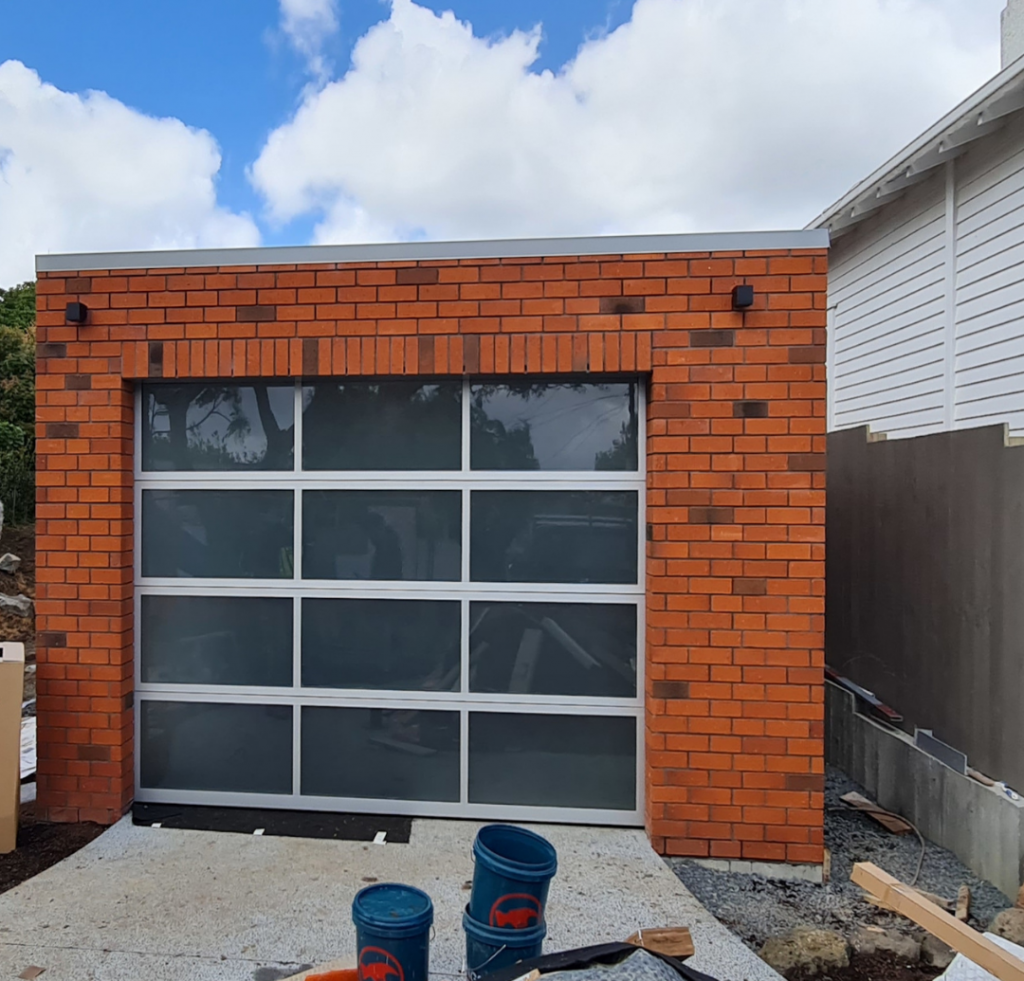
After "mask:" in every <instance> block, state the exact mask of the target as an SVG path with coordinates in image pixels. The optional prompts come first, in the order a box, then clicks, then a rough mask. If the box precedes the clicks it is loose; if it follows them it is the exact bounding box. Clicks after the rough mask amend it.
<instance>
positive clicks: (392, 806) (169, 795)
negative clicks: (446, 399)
mask: <svg viewBox="0 0 1024 981" xmlns="http://www.w3.org/2000/svg"><path fill="white" fill-rule="evenodd" d="M530 377H535V378H536V380H537V381H538V382H545V381H550V382H551V383H557V382H558V381H560V380H563V379H561V378H558V377H555V376H552V377H551V378H546V377H544V376H530ZM388 380H394V379H375V378H364V377H353V378H351V379H342V378H337V379H333V378H331V377H330V376H325V377H322V378H310V379H275V378H255V379H199V378H182V379H176V380H175V382H177V383H178V384H196V385H201V384H215V383H217V382H221V383H222V384H226V385H239V386H245V385H251V384H266V385H286V384H293V385H294V419H295V421H294V428H293V438H294V441H295V442H294V447H295V450H294V461H293V467H292V470H291V471H287V470H276V471H259V470H257V471H253V470H237V471H188V472H186V471H148V472H147V471H144V470H143V469H142V431H143V426H144V423H145V407H144V404H143V388H144V387H145V386H146V385H147V384H150V385H159V384H161V382H159V381H155V380H154V381H153V382H149V383H146V382H140V383H139V384H137V385H136V391H135V436H134V438H135V454H134V455H135V465H134V493H133V499H134V514H135V529H134V530H135V550H134V583H135V590H134V594H135V595H134V613H135V630H134V643H135V664H134V682H135V706H136V709H135V747H136V749H135V754H134V755H135V788H136V789H135V799H136V800H137V801H139V802H140V803H176V804H184V805H213V806H232V807H264V808H267V807H269V808H282V809H288V810H311V811H334V812H339V813H368V814H395V815H407V816H417V817H448V818H471V819H483V820H488V819H496V818H497V819H504V820H514V821H557V822H563V823H572V824H607V825H619V826H627V827H642V826H643V824H644V803H645V771H646V761H645V739H644V691H645V666H646V665H645V662H646V649H647V645H646V640H645V638H646V619H645V606H646V604H645V597H646V528H647V524H646V500H645V497H646V486H647V467H646V450H645V447H646V445H647V439H646V416H647V412H646V393H645V390H644V385H643V381H642V379H640V378H638V377H633V376H629V377H622V376H608V377H604V378H587V379H580V381H582V382H585V383H590V384H602V383H604V382H608V383H611V382H615V381H630V382H634V383H635V384H636V387H637V427H638V432H637V448H638V452H637V457H638V467H637V470H636V471H481V470H471V469H470V435H471V434H470V386H471V385H475V384H480V383H484V384H486V383H489V382H493V383H495V384H502V383H508V381H509V379H507V378H496V379H491V378H480V379H476V378H472V379H464V380H463V383H462V426H461V436H462V457H461V469H460V470H444V471H423V470H403V471H398V470H387V471H324V470H314V471H303V470H302V409H303V388H304V386H307V385H316V384H331V383H332V381H333V382H335V383H342V382H344V381H350V382H352V383H373V382H375V381H388ZM399 380H407V381H413V380H415V381H420V382H421V383H422V384H431V383H433V382H445V381H448V382H450V381H452V379H450V378H448V379H446V378H443V377H442V378H437V379H434V378H429V377H423V378H419V377H416V378H408V379H399ZM175 382H168V384H174V383H175ZM256 489H266V490H271V489H280V490H290V491H292V492H293V495H294V537H293V550H294V557H293V563H292V569H293V574H292V578H291V579H248V578H246V579H221V578H217V579H200V578H164V577H144V576H143V575H142V567H141V556H142V493H143V491H146V490H256ZM304 490H418V491H423V490H458V491H460V492H461V501H462V541H461V549H462V551H461V559H462V569H461V580H460V581H458V582H456V581H447V582H437V581H400V582H394V581H382V580H308V579H302V578H301V575H302V491H304ZM473 490H562V491H601V490H609V491H612V490H618V491H623V490H628V491H635V492H636V494H637V511H638V513H637V582H636V583H635V584H610V585H605V584H593V583H578V584H573V583H504V582H500V583H484V582H471V581H470V578H469V558H470V538H469V532H470V523H469V518H470V494H471V492H472V491H473ZM146 595H159V596H210V597H216V596H239V597H253V596H266V597H285V596H290V597H291V598H292V603H293V607H292V672H293V674H292V682H293V684H292V687H290V688H281V687H263V686H247V685H195V684H168V683H147V682H144V681H143V680H142V677H141V643H142V637H141V633H142V631H141V623H142V618H141V609H142V597H143V596H146ZM304 597H310V598H320V597H325V598H338V599H340V598H345V599H437V600H441V599H444V600H457V601H458V602H459V603H460V609H461V636H460V661H461V670H460V675H459V678H460V681H459V684H460V688H459V691H456V692H432V691H398V690H386V689H385V690H382V689H339V688H330V689H326V688H304V687H303V686H302V678H301V656H302V636H301V631H302V622H301V601H302V599H303V598H304ZM497 599H504V600H507V601H510V602H523V603H530V602H533V603H559V602H562V603H591V604H600V603H609V604H618V605H632V606H635V608H636V629H637V637H636V661H637V665H636V668H637V671H636V694H635V696H634V697H632V698H607V697H589V696H575V695H572V696H570V695H525V694H520V693H515V694H501V693H483V692H470V691H469V654H470V646H469V610H470V603H472V602H473V601H474V600H497ZM147 701H150V702H152V701H158V702H164V701H166V702H207V703H215V704H257V705H287V706H290V707H291V709H292V791H291V793H290V794H264V793H237V792H220V791H200V790H178V789H162V788H147V787H143V786H142V773H141V769H142V762H141V756H142V743H141V736H142V732H141V725H142V712H141V703H142V702H147ZM305 705H309V706H330V707H338V708H367V707H373V708H382V709H402V710H415V709H421V710H447V711H457V712H458V713H459V719H460V726H459V729H460V733H459V760H460V765H459V773H460V777H459V783H460V790H459V801H458V802H454V801H451V802H443V801H421V800H391V799H380V798H352V797H333V796H330V797H325V796H312V795H308V794H306V795H304V794H302V793H301V792H300V789H301V788H300V782H301V763H302V756H301V752H302V732H301V709H302V707H303V706H305ZM476 712H492V713H518V714H524V715H580V716H588V717H592V718H602V717H609V718H611V717H632V718H634V719H635V720H636V794H635V807H634V808H633V809H632V810H629V811H626V810H613V809H606V808H578V807H542V806H533V805H529V806H525V805H507V804H479V803H472V802H471V801H470V800H469V716H470V714H471V713H476Z"/></svg>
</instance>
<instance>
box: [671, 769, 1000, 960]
mask: <svg viewBox="0 0 1024 981" xmlns="http://www.w3.org/2000/svg"><path fill="white" fill-rule="evenodd" d="M851 790H856V791H859V792H860V793H862V794H865V795H866V792H865V790H864V788H863V787H859V786H858V785H857V784H855V783H854V782H853V781H852V780H850V779H849V778H848V777H847V776H846V775H845V774H844V773H841V772H840V771H839V770H836V769H834V768H831V767H830V768H829V769H828V771H827V773H826V776H825V808H826V811H825V845H826V847H827V848H828V849H829V851H830V852H831V853H832V876H831V880H830V881H829V882H828V883H827V884H826V885H823V886H816V885H812V884H811V883H809V882H786V881H782V880H777V879H766V878H764V877H763V876H759V875H743V874H739V873H734V872H712V871H709V870H708V869H704V868H701V867H700V866H699V865H696V864H695V863H694V862H691V861H688V860H686V859H675V858H673V859H668V863H669V865H670V866H671V868H672V869H673V871H674V872H675V873H676V875H677V876H679V878H680V880H682V882H683V884H684V885H685V886H686V888H687V889H689V890H690V892H692V893H693V894H694V895H695V896H696V897H697V899H699V900H700V901H701V903H703V904H704V906H706V907H707V908H708V910H710V911H711V913H713V914H714V915H715V916H716V917H717V918H718V919H719V920H721V921H722V923H724V924H725V925H726V926H728V927H729V928H730V929H731V930H732V931H733V932H734V933H736V934H737V935H738V936H739V937H741V938H742V939H743V940H744V942H746V943H747V945H748V946H750V947H752V948H754V949H755V950H759V949H760V948H761V946H762V944H763V943H764V942H765V941H766V940H767V939H768V938H769V937H775V936H780V935H782V934H785V933H788V932H789V931H790V930H792V929H793V928H794V927H797V926H804V925H807V926H822V927H826V928H828V929H831V930H837V931H839V932H840V933H843V934H846V935H849V934H851V933H852V932H853V931H855V930H856V929H857V927H860V926H867V925H877V926H881V927H890V926H896V927H902V928H904V929H905V928H906V926H907V924H908V921H907V920H905V919H903V917H900V916H896V915H894V914H891V913H885V912H883V911H882V910H879V909H878V908H877V907H875V906H872V905H871V904H870V903H867V902H865V901H864V899H863V895H864V892H863V890H862V889H861V888H860V886H857V885H855V884H854V883H853V882H851V881H850V873H851V871H852V869H853V865H854V863H855V862H874V863H875V864H876V865H878V866H880V867H881V868H883V869H885V871H887V872H889V873H890V874H891V875H894V876H896V877H897V878H899V879H901V880H902V881H904V882H909V881H910V880H911V878H912V877H913V875H914V871H915V870H916V868H917V863H918V859H919V857H920V854H921V843H920V840H919V839H918V837H917V836H916V835H914V834H909V835H894V834H892V833H890V832H889V831H886V830H885V828H883V827H882V826H881V825H879V824H877V823H876V822H875V821H873V820H872V819H871V818H869V817H867V816H866V815H863V814H859V813H857V812H856V811H851V810H849V809H848V808H846V806H845V805H844V804H843V803H842V802H841V801H840V800H839V798H840V796H842V795H843V794H845V793H848V792H849V791H851ZM866 796H867V795H866ZM965 884H966V885H968V886H970V888H971V914H972V920H971V923H972V925H973V926H975V927H978V928H979V929H981V928H984V927H985V926H987V925H988V922H989V921H990V920H991V919H992V918H993V917H994V916H995V915H996V913H998V912H1000V911H1001V910H1004V909H1006V908H1007V907H1008V906H1012V905H1013V904H1012V903H1011V902H1009V901H1008V900H1007V899H1006V897H1005V896H1004V895H1003V894H1002V893H1001V892H1000V891H999V890H998V889H996V887H995V886H993V885H992V884H991V883H990V882H986V881H984V880H983V879H979V878H978V877H977V876H976V875H975V874H974V873H973V872H971V870H970V869H968V868H967V866H965V865H964V864H963V862H961V861H960V860H959V859H958V858H957V857H956V856H955V855H954V854H953V853H952V852H949V851H946V849H944V848H940V847H939V846H938V845H935V844H932V843H931V842H927V847H926V848H925V856H924V864H923V865H922V867H921V875H920V878H919V879H918V882H917V887H918V888H919V889H923V890H926V891H927V892H932V893H935V894H936V895H938V896H942V897H943V898H945V899H948V900H950V901H953V900H955V899H956V893H957V890H958V889H959V887H960V886H962V885H965Z"/></svg>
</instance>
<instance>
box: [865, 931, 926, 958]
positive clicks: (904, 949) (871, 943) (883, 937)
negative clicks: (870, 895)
mask: <svg viewBox="0 0 1024 981" xmlns="http://www.w3.org/2000/svg"><path fill="white" fill-rule="evenodd" d="M850 943H851V945H852V946H853V949H854V950H855V951H856V952H857V953H858V954H875V953H877V952H878V951H880V950H884V951H887V952H888V953H891V954H895V955H896V956H897V957H898V958H900V960H904V961H909V962H910V963H911V964H916V963H917V962H918V961H919V960H920V959H921V944H920V943H919V942H918V941H917V940H915V939H914V938H913V937H908V936H907V935H906V934H903V933H898V932H897V931H896V930H882V929H880V928H879V927H875V928H874V929H872V928H871V927H867V928H864V929H861V930H858V931H857V932H856V933H855V934H854V935H853V937H851V938H850Z"/></svg>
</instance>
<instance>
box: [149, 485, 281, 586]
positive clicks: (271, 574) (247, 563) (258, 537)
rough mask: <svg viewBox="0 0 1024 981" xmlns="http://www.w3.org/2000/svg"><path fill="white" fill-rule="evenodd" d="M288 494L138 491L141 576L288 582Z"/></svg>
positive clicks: (229, 491) (230, 491) (271, 491)
mask: <svg viewBox="0 0 1024 981" xmlns="http://www.w3.org/2000/svg"><path fill="white" fill-rule="evenodd" d="M292 500H293V492H292V491H290V490H146V491H143V492H142V574H143V575H144V576H181V577H193V578H198V577H205V578H217V579H253V578H255V579H291V578H292V563H293V551H294V543H293V539H292V521H293V514H292V511H293V505H292Z"/></svg>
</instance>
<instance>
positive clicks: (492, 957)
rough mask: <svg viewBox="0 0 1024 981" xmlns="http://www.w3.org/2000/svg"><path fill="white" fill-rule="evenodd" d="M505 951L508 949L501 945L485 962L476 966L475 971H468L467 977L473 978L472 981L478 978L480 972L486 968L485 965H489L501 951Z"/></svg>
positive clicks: (506, 945)
mask: <svg viewBox="0 0 1024 981" xmlns="http://www.w3.org/2000/svg"><path fill="white" fill-rule="evenodd" d="M507 949H508V944H502V945H501V946H500V947H499V948H498V949H497V950H496V951H495V952H494V953H493V954H491V956H490V957H488V958H487V960H485V961H484V962H483V964H480V965H478V966H477V968H476V970H475V971H470V972H469V976H470V977H471V978H473V979H474V981H475V979H476V978H478V977H480V972H481V971H482V970H483V969H484V968H485V967H487V965H488V964H490V963H491V961H493V960H494V958H495V957H497V956H498V954H500V953H502V951H504V950H507Z"/></svg>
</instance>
